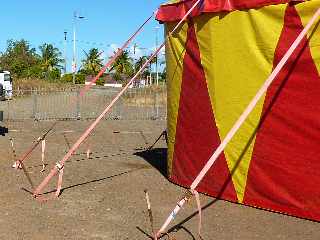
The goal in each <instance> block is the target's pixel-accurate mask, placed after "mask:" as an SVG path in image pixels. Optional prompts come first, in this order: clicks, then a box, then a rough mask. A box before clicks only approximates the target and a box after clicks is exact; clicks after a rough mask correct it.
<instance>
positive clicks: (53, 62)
mask: <svg viewBox="0 0 320 240" xmlns="http://www.w3.org/2000/svg"><path fill="white" fill-rule="evenodd" d="M39 49H40V65H41V68H42V70H43V73H44V74H45V77H46V78H52V79H53V78H55V79H56V78H57V77H58V75H59V73H60V69H61V68H62V66H61V65H60V63H61V62H63V59H61V58H60V57H61V53H60V51H59V49H58V48H56V47H54V46H53V45H52V44H47V43H44V44H42V45H41V46H40V47H39ZM58 78H59V77H58Z"/></svg>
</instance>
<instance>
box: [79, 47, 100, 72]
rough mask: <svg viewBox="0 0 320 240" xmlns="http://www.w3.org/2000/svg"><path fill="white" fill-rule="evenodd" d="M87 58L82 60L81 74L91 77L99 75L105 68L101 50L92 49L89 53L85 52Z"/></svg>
mask: <svg viewBox="0 0 320 240" xmlns="http://www.w3.org/2000/svg"><path fill="white" fill-rule="evenodd" d="M84 53H85V55H86V58H85V59H83V60H82V67H81V70H80V71H81V72H83V73H85V74H90V75H97V74H98V72H99V71H100V70H101V68H102V66H103V63H102V62H103V60H102V59H101V57H100V55H101V53H99V50H98V49H97V48H91V49H90V50H89V53H87V52H85V51H84Z"/></svg>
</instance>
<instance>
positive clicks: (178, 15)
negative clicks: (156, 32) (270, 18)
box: [157, 0, 303, 22]
mask: <svg viewBox="0 0 320 240" xmlns="http://www.w3.org/2000/svg"><path fill="white" fill-rule="evenodd" d="M196 1H197V0H172V1H169V2H168V3H167V4H164V5H162V6H161V7H160V9H159V11H158V13H157V19H158V20H159V21H162V22H169V21H178V20H181V19H182V18H183V16H184V15H185V14H186V12H188V10H189V9H190V8H191V7H192V6H193V5H194V4H195V3H196ZM291 1H297V0H202V1H201V2H200V4H199V5H198V6H197V8H196V9H195V11H193V12H192V16H193V17H195V16H198V15H200V14H202V13H212V12H222V11H227V12H229V11H234V10H244V9H251V8H259V7H263V6H267V5H272V4H281V3H288V2H291ZM298 1H299V0H298ZM300 1H301V0H300ZM302 1H303V0H302Z"/></svg>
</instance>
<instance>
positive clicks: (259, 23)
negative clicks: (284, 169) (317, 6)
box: [196, 4, 286, 203]
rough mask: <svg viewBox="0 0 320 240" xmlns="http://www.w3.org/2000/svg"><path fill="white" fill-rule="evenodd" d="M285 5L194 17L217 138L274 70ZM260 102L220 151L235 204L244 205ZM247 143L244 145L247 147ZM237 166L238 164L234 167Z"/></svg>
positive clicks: (260, 108)
mask: <svg viewBox="0 0 320 240" xmlns="http://www.w3.org/2000/svg"><path fill="white" fill-rule="evenodd" d="M285 8H286V5H285V4H282V5H277V6H268V7H264V8H261V9H259V10H249V11H234V12H231V13H229V14H205V15H202V16H199V17H197V18H196V32H197V37H198V42H199V47H200V52H201V61H202V64H203V66H204V70H205V74H206V79H207V83H208V86H209V94H210V98H211V102H212V107H213V111H214V114H215V119H216V125H217V127H218V130H219V135H220V138H221V139H223V138H225V136H226V134H227V133H228V132H229V130H230V129H231V127H232V126H233V125H234V123H235V122H236V120H237V119H238V118H239V116H240V115H241V114H242V112H243V111H244V109H245V108H246V107H247V105H248V103H249V102H250V100H251V99H252V98H253V97H254V96H255V94H256V93H257V91H258V89H259V88H260V87H261V86H262V84H263V82H264V81H265V80H266V78H267V77H268V76H269V74H270V73H271V71H272V68H273V57H274V52H275V48H276V46H277V42H278V40H279V37H280V34H281V30H282V27H283V18H284V12H285ZM263 102H264V99H262V100H261V101H260V102H259V103H258V105H257V106H256V108H255V109H254V111H253V112H252V113H251V114H250V116H249V118H248V119H247V120H246V121H245V123H244V124H243V126H242V127H241V128H240V129H239V131H238V132H237V134H236V135H235V137H234V138H233V139H232V140H231V142H230V143H229V144H228V146H227V147H226V149H225V156H226V158H227V162H228V167H229V170H230V172H232V171H233V169H234V168H236V169H235V172H234V174H233V176H232V180H233V183H234V186H235V189H236V192H237V197H238V201H239V202H240V203H241V202H242V201H243V197H244V192H245V187H246V181H247V175H248V170H249V165H250V160H251V157H252V151H253V146H254V141H255V138H254V139H253V141H252V142H251V143H249V140H250V138H251V136H252V135H253V133H254V130H255V128H256V126H257V125H258V123H259V120H260V116H261V112H262V108H263ZM248 143H249V146H246V145H247V144H248ZM238 162H239V165H237V163H238Z"/></svg>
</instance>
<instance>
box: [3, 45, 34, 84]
mask: <svg viewBox="0 0 320 240" xmlns="http://www.w3.org/2000/svg"><path fill="white" fill-rule="evenodd" d="M39 60H40V58H39V56H38V55H37V53H36V49H35V48H31V47H30V44H29V43H28V41H26V40H24V39H21V40H12V39H11V40H8V41H7V48H6V51H5V52H4V53H2V54H1V56H0V67H1V68H2V69H5V70H9V71H10V72H11V73H12V74H13V75H14V76H15V77H18V78H23V77H33V76H37V75H39V74H40V72H39V71H40V69H39V68H37V65H38V64H39Z"/></svg>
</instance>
